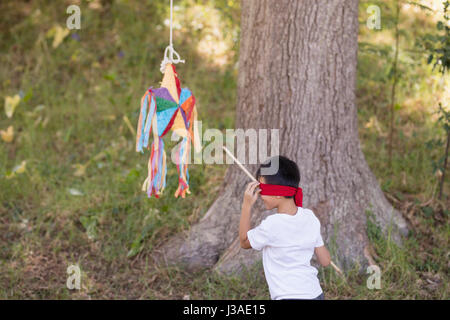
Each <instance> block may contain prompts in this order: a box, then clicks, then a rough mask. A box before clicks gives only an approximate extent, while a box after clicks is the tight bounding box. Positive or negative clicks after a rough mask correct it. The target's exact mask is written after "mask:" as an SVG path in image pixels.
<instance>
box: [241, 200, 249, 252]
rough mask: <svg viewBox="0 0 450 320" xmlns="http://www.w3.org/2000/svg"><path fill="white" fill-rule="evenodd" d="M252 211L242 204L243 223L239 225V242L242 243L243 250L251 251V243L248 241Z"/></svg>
mask: <svg viewBox="0 0 450 320" xmlns="http://www.w3.org/2000/svg"><path fill="white" fill-rule="evenodd" d="M250 210H251V207H249V206H248V205H246V204H245V203H243V204H242V210H241V222H240V224H239V240H240V242H241V248H244V249H251V247H252V246H251V245H250V241H248V237H247V232H248V230H250Z"/></svg>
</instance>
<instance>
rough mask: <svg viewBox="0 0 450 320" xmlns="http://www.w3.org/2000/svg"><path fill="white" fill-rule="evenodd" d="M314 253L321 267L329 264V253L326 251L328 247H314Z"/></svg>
mask: <svg viewBox="0 0 450 320" xmlns="http://www.w3.org/2000/svg"><path fill="white" fill-rule="evenodd" d="M314 253H315V254H316V257H317V260H319V263H320V264H321V265H322V266H323V267H326V266H328V265H329V264H330V262H331V257H330V253H329V252H328V249H327V248H325V246H321V247H317V248H314Z"/></svg>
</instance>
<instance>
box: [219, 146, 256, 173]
mask: <svg viewBox="0 0 450 320" xmlns="http://www.w3.org/2000/svg"><path fill="white" fill-rule="evenodd" d="M222 148H223V150H225V152H226V153H227V154H228V155H229V156H230V157H231V159H233V160H234V162H236V164H237V165H238V166H239V168H241V169H242V171H244V172H245V174H246V175H248V176H249V178H250V179H252V180H253V181H255V182H258V181H257V180H256V179H255V177H253V176H252V174H251V173H250V172H248V171H247V169H245V167H244V166H243V165H242V164H241V163H240V162H239V160H238V159H236V158H235V157H234V156H233V154H232V153H231V152H230V150H228V149H227V147H225V146H222Z"/></svg>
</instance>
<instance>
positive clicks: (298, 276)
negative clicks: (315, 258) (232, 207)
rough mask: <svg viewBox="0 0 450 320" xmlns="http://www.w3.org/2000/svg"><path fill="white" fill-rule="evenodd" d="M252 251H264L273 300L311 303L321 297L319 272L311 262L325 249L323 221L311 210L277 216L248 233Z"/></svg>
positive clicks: (301, 209) (264, 264)
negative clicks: (296, 300) (318, 250)
mask: <svg viewBox="0 0 450 320" xmlns="http://www.w3.org/2000/svg"><path fill="white" fill-rule="evenodd" d="M247 237H248V240H249V242H250V245H251V246H252V248H253V249H256V250H261V249H262V256H263V266H264V273H265V276H266V280H267V284H268V286H269V291H270V297H271V299H272V300H279V299H312V298H316V297H317V296H318V295H320V294H321V293H322V288H321V287H320V283H319V279H318V278H317V273H318V271H317V269H316V268H314V267H313V266H311V264H310V261H311V258H312V255H313V254H314V248H316V247H321V246H323V240H322V236H321V235H320V221H319V219H317V217H316V216H315V215H314V213H313V212H312V211H311V210H310V209H305V208H302V207H298V210H297V213H296V214H295V215H289V214H286V213H275V214H272V215H270V216H268V217H267V218H265V219H264V220H263V221H262V222H261V224H260V225H259V226H257V227H256V228H254V229H251V230H249V231H248V232H247Z"/></svg>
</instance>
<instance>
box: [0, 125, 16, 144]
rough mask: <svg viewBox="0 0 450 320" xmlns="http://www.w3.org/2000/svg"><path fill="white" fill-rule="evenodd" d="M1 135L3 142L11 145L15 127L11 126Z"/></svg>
mask: <svg viewBox="0 0 450 320" xmlns="http://www.w3.org/2000/svg"><path fill="white" fill-rule="evenodd" d="M0 135H1V137H2V140H3V141H5V142H6V143H10V142H12V141H13V139H14V128H13V126H9V127H8V129H6V130H0Z"/></svg>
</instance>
